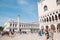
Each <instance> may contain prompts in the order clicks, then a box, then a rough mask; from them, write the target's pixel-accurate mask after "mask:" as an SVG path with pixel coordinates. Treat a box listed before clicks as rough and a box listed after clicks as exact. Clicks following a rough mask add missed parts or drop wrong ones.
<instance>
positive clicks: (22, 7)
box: [0, 0, 38, 25]
mask: <svg viewBox="0 0 60 40" xmlns="http://www.w3.org/2000/svg"><path fill="white" fill-rule="evenodd" d="M37 2H38V0H0V25H3V24H4V23H5V21H7V20H8V19H10V18H11V19H14V20H16V21H17V16H18V15H20V21H21V22H38V6H37Z"/></svg>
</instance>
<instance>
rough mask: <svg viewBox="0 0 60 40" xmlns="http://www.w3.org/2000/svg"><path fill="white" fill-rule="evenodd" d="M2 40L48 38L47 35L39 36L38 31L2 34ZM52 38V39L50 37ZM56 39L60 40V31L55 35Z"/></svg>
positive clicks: (44, 39)
mask: <svg viewBox="0 0 60 40" xmlns="http://www.w3.org/2000/svg"><path fill="white" fill-rule="evenodd" d="M0 40H46V37H45V36H39V35H38V34H37V33H28V34H19V33H17V34H15V35H13V36H10V37H9V36H6V35H5V36H2V37H1V36H0ZM49 40H51V39H49ZM54 40H60V33H59V34H58V33H56V34H55V35H54Z"/></svg>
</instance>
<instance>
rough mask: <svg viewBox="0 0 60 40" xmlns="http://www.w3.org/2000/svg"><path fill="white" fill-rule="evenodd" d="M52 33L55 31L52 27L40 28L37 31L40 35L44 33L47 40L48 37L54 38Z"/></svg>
mask: <svg viewBox="0 0 60 40" xmlns="http://www.w3.org/2000/svg"><path fill="white" fill-rule="evenodd" d="M54 33H55V31H54V30H52V29H46V30H44V29H41V30H40V31H39V35H40V36H43V35H45V36H46V40H48V39H51V40H54V39H53V36H54Z"/></svg>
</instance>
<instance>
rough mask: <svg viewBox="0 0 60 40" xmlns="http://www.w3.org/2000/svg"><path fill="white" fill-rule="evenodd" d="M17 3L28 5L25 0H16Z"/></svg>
mask: <svg viewBox="0 0 60 40" xmlns="http://www.w3.org/2000/svg"><path fill="white" fill-rule="evenodd" d="M17 1H18V4H20V5H28V4H29V3H28V2H27V0H17Z"/></svg>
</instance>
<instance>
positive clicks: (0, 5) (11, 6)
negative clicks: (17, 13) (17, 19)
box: [0, 3, 18, 9]
mask: <svg viewBox="0 0 60 40" xmlns="http://www.w3.org/2000/svg"><path fill="white" fill-rule="evenodd" d="M0 7H7V8H15V9H17V8H18V6H13V5H8V4H5V3H3V4H0Z"/></svg>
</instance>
